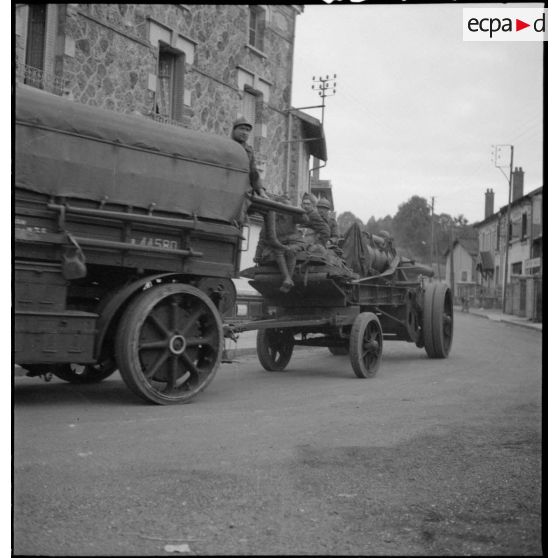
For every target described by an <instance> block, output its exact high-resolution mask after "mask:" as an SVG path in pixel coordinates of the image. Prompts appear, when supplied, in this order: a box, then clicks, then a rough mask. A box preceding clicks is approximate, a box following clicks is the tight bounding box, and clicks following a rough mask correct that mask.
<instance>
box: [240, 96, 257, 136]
mask: <svg viewBox="0 0 558 558" xmlns="http://www.w3.org/2000/svg"><path fill="white" fill-rule="evenodd" d="M242 115H243V116H244V117H245V118H246V120H248V122H250V124H252V127H253V128H252V133H251V134H250V136H249V137H248V141H247V143H248V145H251V146H253V145H254V135H255V128H256V96H255V95H252V94H251V93H249V92H248V91H244V95H243V96H242Z"/></svg>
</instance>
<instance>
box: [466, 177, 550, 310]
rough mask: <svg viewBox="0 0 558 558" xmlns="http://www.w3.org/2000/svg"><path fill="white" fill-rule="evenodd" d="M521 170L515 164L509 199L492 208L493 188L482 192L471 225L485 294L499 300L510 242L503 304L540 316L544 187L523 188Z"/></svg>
mask: <svg viewBox="0 0 558 558" xmlns="http://www.w3.org/2000/svg"><path fill="white" fill-rule="evenodd" d="M523 178H524V171H523V169H522V168H521V167H519V168H515V170H514V172H513V178H512V202H511V204H510V206H509V210H510V216H509V228H508V230H506V225H507V223H508V205H505V206H503V207H501V208H500V209H499V210H498V211H497V212H494V192H493V190H491V189H488V190H487V191H486V193H485V218H484V220H482V221H480V222H478V223H475V224H474V225H473V226H474V227H475V229H476V230H477V232H478V238H479V262H478V270H479V273H480V286H481V287H482V291H483V293H484V296H485V297H487V298H490V299H491V300H493V301H494V303H495V304H497V305H500V307H501V303H502V299H503V288H504V280H505V276H506V273H505V262H506V239H507V237H508V232H509V238H510V242H509V245H508V272H507V285H508V286H507V289H506V308H505V309H504V311H505V312H506V313H509V314H516V315H519V316H524V317H528V318H531V319H533V320H537V321H540V320H541V319H542V272H543V234H542V215H543V213H542V210H543V188H542V187H540V188H536V189H535V190H533V191H531V192H529V193H527V194H523Z"/></svg>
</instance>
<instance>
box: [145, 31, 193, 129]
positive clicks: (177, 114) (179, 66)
mask: <svg viewBox="0 0 558 558" xmlns="http://www.w3.org/2000/svg"><path fill="white" fill-rule="evenodd" d="M162 57H165V58H167V57H168V58H169V60H170V66H171V72H170V73H171V75H170V80H169V81H170V83H169V99H168V103H169V114H163V113H162V112H161V107H160V105H161V104H162V103H160V99H161V95H162V78H161V58H162ZM184 65H185V53H184V52H182V51H181V50H178V49H176V48H173V47H172V46H171V45H169V44H168V43H165V42H164V41H159V47H158V50H157V74H156V79H157V81H156V89H155V99H154V107H153V112H154V114H156V115H158V116H159V117H160V118H162V119H165V120H167V119H168V120H174V121H176V122H181V121H182V116H183V113H184V73H185V70H184Z"/></svg>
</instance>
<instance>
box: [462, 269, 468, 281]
mask: <svg viewBox="0 0 558 558" xmlns="http://www.w3.org/2000/svg"><path fill="white" fill-rule="evenodd" d="M461 281H463V282H465V283H466V282H467V281H468V279H467V272H466V271H462V272H461Z"/></svg>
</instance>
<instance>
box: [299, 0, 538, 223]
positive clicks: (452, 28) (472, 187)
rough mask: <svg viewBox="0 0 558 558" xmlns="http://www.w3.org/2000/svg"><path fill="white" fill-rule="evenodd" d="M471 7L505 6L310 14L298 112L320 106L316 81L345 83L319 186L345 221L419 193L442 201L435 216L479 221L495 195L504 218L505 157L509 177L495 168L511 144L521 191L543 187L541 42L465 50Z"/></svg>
mask: <svg viewBox="0 0 558 558" xmlns="http://www.w3.org/2000/svg"><path fill="white" fill-rule="evenodd" d="M475 6H482V7H490V6H495V7H502V4H488V3H485V4H482V5H479V4H450V3H443V4H435V5H433V4H418V5H417V4H415V5H407V4H393V5H379V4H378V5H372V4H366V5H364V4H356V3H353V4H348V3H344V4H342V5H340V4H326V3H323V4H314V5H305V6H304V11H303V13H302V14H301V15H299V16H298V17H297V22H296V38H295V54H294V71H293V102H292V104H293V106H294V107H306V106H311V105H318V104H321V97H319V95H318V93H317V91H316V90H312V84H313V83H315V82H313V77H316V78H319V77H325V76H326V75H329V76H330V77H331V76H332V75H333V74H336V75H337V78H336V80H335V82H336V88H335V89H336V92H335V95H333V96H329V97H327V98H326V100H325V103H326V107H325V116H324V131H325V137H326V144H327V153H328V161H327V164H326V166H325V167H324V168H322V169H320V178H321V179H328V180H331V181H332V188H333V199H334V204H335V210H336V212H337V214H338V215H339V214H340V213H342V212H344V211H351V212H352V213H354V214H355V215H356V216H357V217H359V218H360V219H361V220H362V221H363V222H364V223H366V222H367V221H368V219H369V218H370V217H371V216H374V217H375V218H376V219H378V218H381V217H385V216H386V215H391V216H393V215H395V213H397V209H398V206H399V205H400V204H402V203H404V202H406V201H408V200H409V199H410V198H411V197H412V196H414V195H419V196H422V197H424V198H426V199H427V200H428V202H429V203H431V201H432V197H434V210H435V213H436V214H439V213H449V214H450V215H452V216H457V215H460V214H462V215H464V216H465V217H466V218H467V219H468V220H469V222H470V223H473V222H476V221H480V220H482V219H484V193H485V192H486V190H487V188H492V189H493V190H494V194H495V199H494V203H495V208H496V209H497V208H499V207H501V206H503V205H506V204H507V202H508V179H507V176H508V175H509V159H508V163H507V165H508V166H507V168H504V169H502V170H503V171H504V172H505V174H504V173H503V172H502V170H500V169H498V168H497V167H496V166H495V165H494V162H492V161H491V151H492V145H499V144H512V145H513V146H514V165H513V166H514V167H522V168H523V170H524V172H525V184H524V192H525V193H527V192H529V191H531V190H533V189H535V188H538V187H540V186H542V183H543V182H542V181H543V144H542V141H543V73H544V64H543V46H542V42H468V41H463V36H462V35H463V34H462V17H463V16H462V12H463V8H464V7H475ZM508 6H510V4H508ZM513 6H514V7H531V8H533V7H539V6H542V3H541V4H513ZM305 112H307V113H308V114H311V115H312V116H315V117H316V118H321V109H307V110H305Z"/></svg>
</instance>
